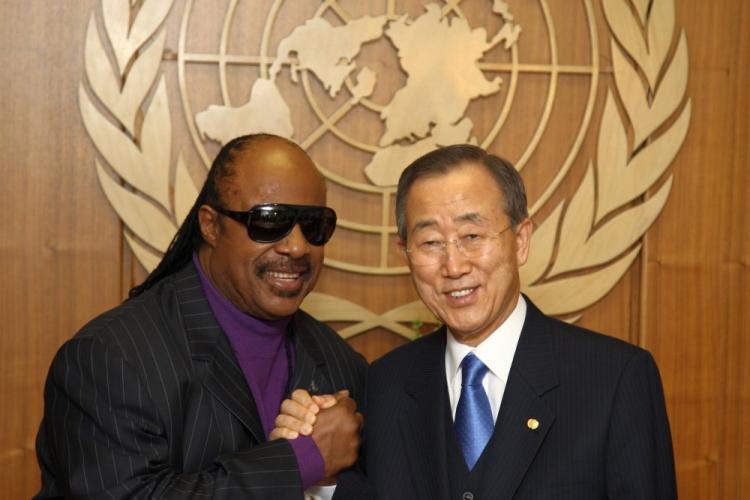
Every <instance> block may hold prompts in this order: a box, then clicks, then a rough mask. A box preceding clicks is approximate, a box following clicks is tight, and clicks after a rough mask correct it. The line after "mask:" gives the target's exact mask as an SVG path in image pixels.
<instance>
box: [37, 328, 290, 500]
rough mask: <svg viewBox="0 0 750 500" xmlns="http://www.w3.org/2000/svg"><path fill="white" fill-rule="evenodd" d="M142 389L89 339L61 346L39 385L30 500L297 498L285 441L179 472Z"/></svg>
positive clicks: (131, 372)
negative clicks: (41, 395) (35, 484)
mask: <svg viewBox="0 0 750 500" xmlns="http://www.w3.org/2000/svg"><path fill="white" fill-rule="evenodd" d="M145 387H146V386H145V384H144V383H143V381H142V380H140V378H139V374H138V372H137V371H136V370H135V369H134V367H133V366H132V365H131V364H130V363H128V361H126V360H125V359H123V357H122V356H121V355H120V353H119V352H118V351H117V350H115V349H112V348H108V347H107V346H106V345H105V344H104V343H102V342H100V341H98V340H96V339H94V338H92V337H90V336H89V337H85V336H84V337H77V338H74V339H73V340H71V341H70V342H68V343H67V344H66V345H64V346H63V347H62V348H61V350H60V352H59V353H58V355H57V356H56V358H55V360H54V361H53V363H52V367H51V369H50V373H49V376H48V379H47V383H46V387H45V412H44V419H43V421H42V425H41V428H40V431H39V436H38V439H37V453H38V455H39V460H40V465H41V468H42V479H43V486H42V491H41V492H40V493H39V495H38V497H37V498H53V497H63V496H64V497H65V498H107V499H120V498H123V499H124V498H129V499H130V498H165V499H180V498H195V497H208V498H217V499H224V498H239V497H241V498H248V499H266V498H268V499H270V498H273V499H287V498H289V499H301V498H302V484H301V481H300V476H299V470H298V466H297V461H296V458H295V456H294V453H293V452H292V449H291V446H290V445H289V443H288V442H287V441H285V440H277V441H272V442H269V443H263V444H260V445H257V446H253V447H251V448H248V449H246V450H242V451H236V452H232V453H229V454H225V455H222V456H219V457H217V458H216V459H215V460H214V461H213V463H212V464H211V465H210V466H209V467H207V468H205V469H203V470H200V471H198V472H197V473H192V474H184V473H181V471H180V470H179V468H178V467H177V466H175V465H174V462H175V461H176V460H174V459H171V460H170V454H172V455H175V456H179V452H177V453H174V451H175V449H177V450H179V449H181V446H182V445H183V442H182V436H170V435H169V434H170V429H168V428H167V426H166V425H165V423H164V422H163V421H162V418H161V417H160V415H159V413H158V411H157V409H156V405H155V404H154V402H153V400H152V398H151V397H150V395H149V394H148V393H147V391H146V390H145ZM175 440H179V442H174V441H175ZM170 452H172V453H170Z"/></svg>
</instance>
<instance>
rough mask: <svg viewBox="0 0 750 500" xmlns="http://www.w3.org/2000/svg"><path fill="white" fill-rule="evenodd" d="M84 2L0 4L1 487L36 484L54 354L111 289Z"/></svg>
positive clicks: (114, 278)
mask: <svg viewBox="0 0 750 500" xmlns="http://www.w3.org/2000/svg"><path fill="white" fill-rule="evenodd" d="M91 4H92V3H89V2H76V3H71V2H45V3H38V2H34V3H31V2H21V1H14V2H3V3H2V6H1V7H0V23H2V29H0V46H1V47H3V54H2V56H0V68H2V70H0V89H2V97H0V106H2V112H1V116H2V125H0V127H1V129H0V162H1V163H0V171H1V172H2V181H0V200H2V201H0V203H2V205H1V207H2V213H3V216H2V223H0V226H1V228H2V229H0V234H2V236H0V276H2V277H3V286H2V292H0V317H2V318H3V326H2V328H0V332H1V334H0V353H1V354H0V356H1V358H0V408H1V410H0V415H2V418H3V421H2V426H1V429H0V491H2V492H3V493H2V496H3V497H4V498H28V497H29V496H30V495H31V494H32V493H34V492H35V490H36V489H37V488H38V487H39V471H38V467H37V464H36V456H35V453H34V439H35V436H36V430H37V428H38V426H39V421H40V419H41V412H42V386H43V383H44V378H45V377H46V371H47V367H48V366H49V363H50V360H51V359H52V356H53V354H54V353H55V351H56V350H57V348H58V347H59V346H60V344H61V343H62V342H63V341H64V340H65V339H67V338H69V337H70V336H71V334H72V333H73V332H75V331H76V330H77V329H78V328H80V327H81V326H82V325H83V324H84V323H85V322H86V321H88V320H89V319H91V317H92V316H93V315H94V314H96V313H97V312H98V311H103V310H104V309H106V308H108V307H111V305H112V304H114V303H116V302H117V301H118V300H119V298H120V288H119V286H120V283H119V280H120V278H119V271H118V270H119V265H120V263H119V260H120V259H119V255H120V252H121V243H120V240H121V236H120V223H119V220H118V218H117V216H116V215H115V214H114V213H112V212H111V211H110V210H109V209H107V208H106V206H107V202H106V200H105V199H104V196H103V195H102V193H101V189H100V188H99V185H98V182H97V180H96V176H95V173H94V170H93V169H92V168H91V162H92V161H93V157H94V151H93V149H92V147H91V144H90V142H89V141H88V139H87V137H86V135H85V132H84V131H83V128H82V127H81V125H80V120H79V119H78V110H77V102H76V92H77V87H78V75H80V74H81V72H82V65H81V57H80V54H81V49H80V47H81V46H82V38H83V34H84V30H83V29H81V28H82V27H83V26H85V20H86V19H87V17H88V15H89V12H90V9H91V6H92V5H91ZM73 5H75V8H71V6H73ZM72 27H75V28H72Z"/></svg>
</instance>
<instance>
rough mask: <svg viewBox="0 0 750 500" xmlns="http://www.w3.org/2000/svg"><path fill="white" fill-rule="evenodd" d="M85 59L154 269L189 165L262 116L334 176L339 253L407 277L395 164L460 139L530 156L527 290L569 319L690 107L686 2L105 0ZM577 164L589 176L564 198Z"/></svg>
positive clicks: (393, 315)
mask: <svg viewBox="0 0 750 500" xmlns="http://www.w3.org/2000/svg"><path fill="white" fill-rule="evenodd" d="M570 10H573V11H575V14H574V15H570V13H568V15H567V16H566V20H565V22H562V23H561V22H558V19H557V16H559V15H560V13H561V12H563V11H570ZM598 10H599V12H600V13H602V14H603V16H600V15H597V14H598ZM170 13H171V14H172V16H170ZM571 19H572V20H573V21H571ZM601 19H605V22H602V21H601ZM282 20H283V21H284V22H283V23H282V22H281V21H282ZM170 30H171V31H170ZM602 34H604V35H605V36H602ZM605 38H606V39H607V40H608V43H607V44H602V43H601V40H602V39H605ZM168 40H169V42H168ZM581 40H582V41H581ZM532 41H533V42H534V43H531V42H532ZM572 43H575V44H576V45H575V48H574V50H573V48H572V47H571V45H570V44H572ZM170 44H171V48H167V47H168V45H170ZM85 57H86V61H85V62H86V81H82V83H81V86H80V89H79V98H80V106H81V114H82V116H83V120H84V124H85V126H86V129H87V131H88V133H89V135H90V136H91V138H92V140H93V142H94V144H95V145H96V147H97V149H98V151H99V152H100V154H101V157H100V159H98V160H97V162H96V168H97V172H98V174H99V179H100V181H101V184H102V187H103V189H104V192H105V194H106V195H107V198H108V199H109V201H110V203H111V204H112V206H113V207H114V209H115V210H116V211H117V213H118V214H119V215H120V217H121V219H122V220H123V222H124V226H125V229H124V233H125V237H126V239H127V241H128V244H129V246H130V248H131V249H132V250H133V253H134V254H135V255H136V257H137V258H138V260H139V261H140V262H141V264H143V266H144V267H145V268H146V269H151V268H153V267H154V266H155V265H156V263H157V262H158V260H159V258H160V255H161V253H162V252H163V251H164V250H165V249H166V247H167V245H168V243H169V241H170V240H171V237H172V235H173V234H174V231H175V230H176V228H177V226H178V225H179V223H180V222H181V221H182V219H183V217H184V215H185V214H186V212H187V210H188V209H189V207H190V206H191V204H192V201H193V200H194V198H195V195H196V188H195V184H194V183H193V181H192V176H191V173H190V172H191V168H189V165H193V164H194V163H196V162H197V163H200V164H202V165H203V166H205V167H206V168H207V167H208V166H209V164H210V158H212V156H213V154H214V153H215V151H216V149H217V148H218V147H219V146H220V145H221V144H223V143H225V142H227V141H228V140H230V139H231V138H233V137H236V136H238V135H242V134H247V133H254V132H271V133H274V134H278V135H281V136H285V137H289V138H291V139H293V140H294V141H296V142H297V143H299V144H300V145H301V146H302V147H303V148H305V149H306V150H307V151H308V152H309V153H310V155H311V156H312V157H313V159H314V160H315V161H316V164H317V165H318V168H319V169H320V170H321V172H322V173H323V175H325V177H326V178H327V180H328V182H329V203H330V204H331V206H333V207H334V208H335V209H336V210H337V212H338V213H339V215H340V217H339V229H338V231H337V235H336V238H334V240H333V241H332V243H331V244H329V246H328V247H327V250H326V265H327V266H329V267H331V268H335V269H337V270H339V271H342V272H346V273H355V274H358V275H381V276H393V275H402V274H406V273H407V272H408V269H407V268H406V267H405V266H404V264H403V260H402V259H401V258H400V256H399V255H398V252H397V251H396V250H395V249H396V245H395V241H396V228H395V223H394V219H393V214H392V212H393V202H394V195H395V185H396V182H397V180H398V177H399V175H400V173H401V170H402V169H403V168H404V167H405V166H406V165H407V164H408V163H409V162H411V161H412V160H413V159H415V158H417V157H418V156H421V155H422V154H424V153H425V152H427V151H430V150H432V149H434V148H435V147H437V146H440V145H448V144H455V143H465V142H469V143H474V144H479V145H481V146H482V147H484V148H486V149H489V150H491V151H499V152H500V153H501V154H503V155H504V156H506V157H508V158H509V159H510V160H511V161H512V162H513V163H514V164H515V165H516V167H517V168H518V169H519V170H521V171H522V173H523V174H524V175H525V174H526V172H525V170H526V169H529V170H530V171H532V172H531V173H530V174H529V175H530V176H532V177H533V178H534V182H533V183H529V180H528V179H527V184H530V190H529V191H530V195H531V197H530V212H531V215H532V217H533V218H534V219H535V223H536V226H537V230H536V232H535V234H534V236H533V240H532V245H531V249H532V250H531V251H532V254H531V256H530V259H529V262H528V263H527V265H525V266H524V267H523V268H522V281H523V284H524V291H525V293H527V294H528V295H529V296H530V297H531V298H532V299H533V300H534V301H535V302H537V303H538V304H539V305H540V306H541V307H542V309H544V310H545V311H546V312H548V313H550V314H556V315H558V316H563V317H567V318H575V317H576V316H577V315H578V314H580V312H581V311H582V310H584V309H585V308H586V307H588V306H589V305H591V304H592V303H594V302H595V301H597V300H598V299H600V298H601V297H602V296H604V295H605V294H606V293H607V292H608V291H609V290H610V289H611V288H612V287H613V286H614V285H615V284H616V283H617V281H618V280H619V279H620V278H621V277H622V275H623V274H624V273H625V272H626V271H627V269H628V268H629V267H630V265H631V264H632V262H633V260H634V259H635V258H636V257H637V255H638V253H639V252H640V249H641V243H640V240H641V238H642V236H643V235H644V233H645V232H646V230H647V229H648V227H649V226H650V225H651V224H652V223H653V221H654V220H655V219H656V217H657V216H658V215H659V213H660V212H661V210H662V208H663V206H664V204H665V202H666V200H667V197H668V194H669V191H670V188H671V181H672V176H671V174H666V171H667V168H668V166H669V164H670V163H671V161H672V159H673V158H674V155H675V154H676V152H677V151H678V150H679V148H680V146H681V145H682V142H683V141H684V138H685V135H686V133H687V129H688V123H689V118H690V102H689V99H687V98H686V96H685V93H686V86H687V42H686V40H685V36H684V33H681V32H680V31H679V30H678V29H676V27H675V15H674V0H601V2H595V1H594V0H580V1H577V2H569V1H567V0H566V1H564V2H563V1H557V2H556V1H553V0H537V1H527V0H524V1H520V0H518V1H515V2H514V1H512V0H508V1H503V0H494V1H490V0H482V1H469V0H464V1H461V0H446V1H443V2H438V1H424V2H416V1H414V2H410V1H403V2H402V1H396V0H383V1H382V2H347V1H345V0H339V1H335V0H334V1H331V0H328V1H319V0H315V1H313V0H310V1H297V0H295V1H291V0H286V1H284V0H274V1H268V2H257V1H253V2H249V1H243V0H229V1H227V2H225V3H223V4H222V5H220V6H219V5H217V4H216V3H215V2H199V1H197V0H186V1H185V2H184V4H181V7H180V8H179V9H178V8H177V6H176V5H172V2H169V1H158V0H144V1H143V2H138V3H136V4H135V5H134V4H133V3H132V2H129V1H128V0H120V1H116V0H102V9H101V16H98V15H97V14H96V13H95V14H92V16H91V19H90V22H89V26H88V33H87V38H86V48H85ZM603 61H607V63H606V64H607V65H606V67H605V66H604V65H603ZM610 72H611V73H612V75H613V78H607V79H606V80H607V82H606V85H605V84H603V83H602V82H603V81H604V80H605V78H603V77H602V75H603V74H605V75H607V74H609V73H610ZM528 89H531V90H528ZM581 89H585V90H584V91H581ZM561 101H563V102H565V107H564V108H565V109H566V111H565V113H567V114H569V116H568V117H566V118H565V119H564V123H565V125H566V126H565V127H564V130H560V129H561V128H562V127H560V123H561V118H560V117H559V116H557V115H556V113H561V111H558V110H559V109H562V108H563V106H562V105H561ZM570 101H575V103H576V104H577V105H575V106H571V105H570ZM519 114H522V115H523V116H524V117H525V119H524V121H523V125H519V121H518V119H517V118H516V119H514V116H518V115H519ZM178 115H181V116H182V117H183V118H184V122H183V123H182V124H181V125H182V126H178V125H177V124H176V123H174V116H178ZM555 123H556V124H557V125H555ZM178 128H182V129H184V133H180V132H179V131H178V130H177V129H178ZM592 131H594V132H592ZM185 138H188V139H187V140H185ZM545 141H546V142H548V143H549V142H550V141H554V145H555V146H554V148H550V147H546V148H545ZM586 141H593V142H594V143H595V146H594V147H593V148H591V147H589V148H588V149H586V148H584V144H585V143H586ZM584 150H586V151H591V150H593V151H594V152H595V153H594V154H591V153H583V151H584ZM586 155H588V156H586ZM575 164H582V165H583V168H581V172H582V174H581V175H580V176H579V177H580V180H579V181H577V186H576V188H575V189H574V190H573V194H572V195H570V196H567V197H562V198H561V197H560V196H559V195H556V193H558V190H559V188H560V186H561V185H562V184H563V183H564V182H565V181H566V180H567V179H568V175H569V173H570V172H571V171H572V169H573V166H574V165H575ZM540 165H544V167H540ZM192 171H193V172H194V171H195V169H193V170H192ZM193 175H194V174H193ZM353 247H354V248H362V249H364V250H362V251H357V252H351V251H350V250H351V248H353ZM303 307H304V308H305V309H307V310H308V311H310V312H311V313H312V314H314V315H316V316H318V317H319V318H321V319H323V320H326V321H347V322H352V323H354V324H352V325H351V326H348V327H347V328H345V329H344V330H342V331H341V333H342V335H344V336H350V335H354V334H356V333H359V332H361V331H364V330H367V329H370V328H373V327H378V326H380V327H384V328H386V329H389V330H391V331H393V332H396V333H399V334H402V335H404V336H411V335H412V334H413V332H412V331H411V330H410V329H409V328H408V327H407V326H405V325H404V322H408V321H413V320H415V319H417V320H429V319H430V314H429V312H427V311H426V310H425V309H424V307H423V306H422V305H421V304H420V303H419V302H413V303H409V304H401V305H399V306H398V307H396V308H394V309H392V310H390V311H387V312H385V313H374V312H372V311H370V310H368V308H367V306H366V304H356V303H353V302H351V301H349V300H346V299H344V298H342V297H336V296H333V295H329V294H324V293H313V294H311V295H310V296H309V297H308V299H307V300H306V302H305V304H304V306H303Z"/></svg>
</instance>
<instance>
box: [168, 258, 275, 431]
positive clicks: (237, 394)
mask: <svg viewBox="0 0 750 500" xmlns="http://www.w3.org/2000/svg"><path fill="white" fill-rule="evenodd" d="M174 286H175V291H176V295H177V303H178V307H179V312H180V316H181V317H182V319H183V321H184V325H185V331H186V332H187V337H188V342H189V348H190V354H191V357H192V359H193V362H194V363H195V366H196V369H201V368H202V369H203V370H204V371H205V376H204V377H203V385H204V387H205V388H206V389H207V390H208V391H209V392H210V393H211V394H213V395H214V397H215V398H216V399H217V400H218V401H219V402H220V403H221V404H222V405H224V406H225V407H226V408H227V409H228V410H229V411H230V412H231V413H232V414H233V415H234V416H235V417H237V419H238V420H239V421H240V422H241V423H242V425H243V426H244V427H245V428H246V429H247V430H248V431H249V432H250V434H252V436H253V438H254V439H255V440H256V441H257V442H259V443H260V442H264V441H265V440H266V438H265V433H264V432H263V426H262V424H261V422H260V417H259V415H258V409H257V407H256V406H255V400H254V399H253V396H252V393H251V392H250V388H249V387H248V385H247V381H246V380H245V375H244V374H243V373H242V369H241V368H240V366H239V364H238V362H237V358H236V356H235V355H234V352H233V351H232V347H231V346H230V344H229V340H228V339H227V337H226V335H225V334H224V331H223V330H222V329H221V327H220V326H219V324H218V323H217V322H216V318H215V317H214V315H213V312H212V311H211V307H210V306H209V304H208V300H206V297H205V295H204V293H203V286H202V284H201V282H200V277H199V276H198V273H197V271H196V269H195V266H194V265H193V264H192V263H190V264H188V265H187V266H186V267H185V268H184V269H182V270H181V271H180V272H179V273H177V274H176V275H175V281H174Z"/></svg>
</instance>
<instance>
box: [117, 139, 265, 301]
mask: <svg viewBox="0 0 750 500" xmlns="http://www.w3.org/2000/svg"><path fill="white" fill-rule="evenodd" d="M272 138H275V139H279V137H277V136H274V135H271V134H250V135H243V136H241V137H237V138H235V139H232V140H231V141H229V142H228V143H226V144H225V145H224V146H223V147H222V148H221V150H220V151H219V154H218V155H216V158H215V159H214V161H213V163H212V164H211V169H210V170H209V171H208V176H207V177H206V182H205V184H203V188H202V189H201V191H200V193H199V194H198V198H197V199H196V200H195V203H194V204H193V207H192V208H191V209H190V212H188V214H187V217H185V220H184V221H183V223H182V225H181V226H180V228H179V229H178V230H177V233H176V234H175V235H174V238H172V242H171V243H170V244H169V248H167V251H166V252H165V253H164V256H163V257H162V259H161V262H159V265H157V266H156V268H155V269H154V270H153V271H151V274H149V275H148V276H147V277H146V279H145V280H144V281H143V283H141V284H140V285H137V286H134V287H133V288H131V289H130V293H129V294H128V296H129V297H130V298H133V297H137V296H138V295H140V294H142V293H143V292H145V291H146V290H148V289H149V288H151V287H152V286H154V285H155V284H156V283H158V282H159V281H160V280H161V279H163V278H165V277H167V276H169V275H170V274H174V273H175V272H177V271H179V270H180V269H182V268H183V267H184V266H185V265H186V264H187V263H188V262H190V259H192V256H193V252H195V251H196V250H198V248H200V246H201V245H202V244H203V235H202V233H201V227H200V221H199V220H198V212H199V211H200V208H201V207H202V206H203V205H212V206H215V205H218V204H220V203H219V202H220V201H221V196H220V194H219V190H218V187H219V185H220V184H221V181H222V180H224V179H226V178H228V177H231V176H232V175H234V173H235V169H234V162H235V160H236V159H237V156H238V155H239V153H241V152H242V151H244V150H245V149H246V148H247V147H249V146H250V145H251V144H254V143H256V142H259V141H262V140H265V139H272Z"/></svg>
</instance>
